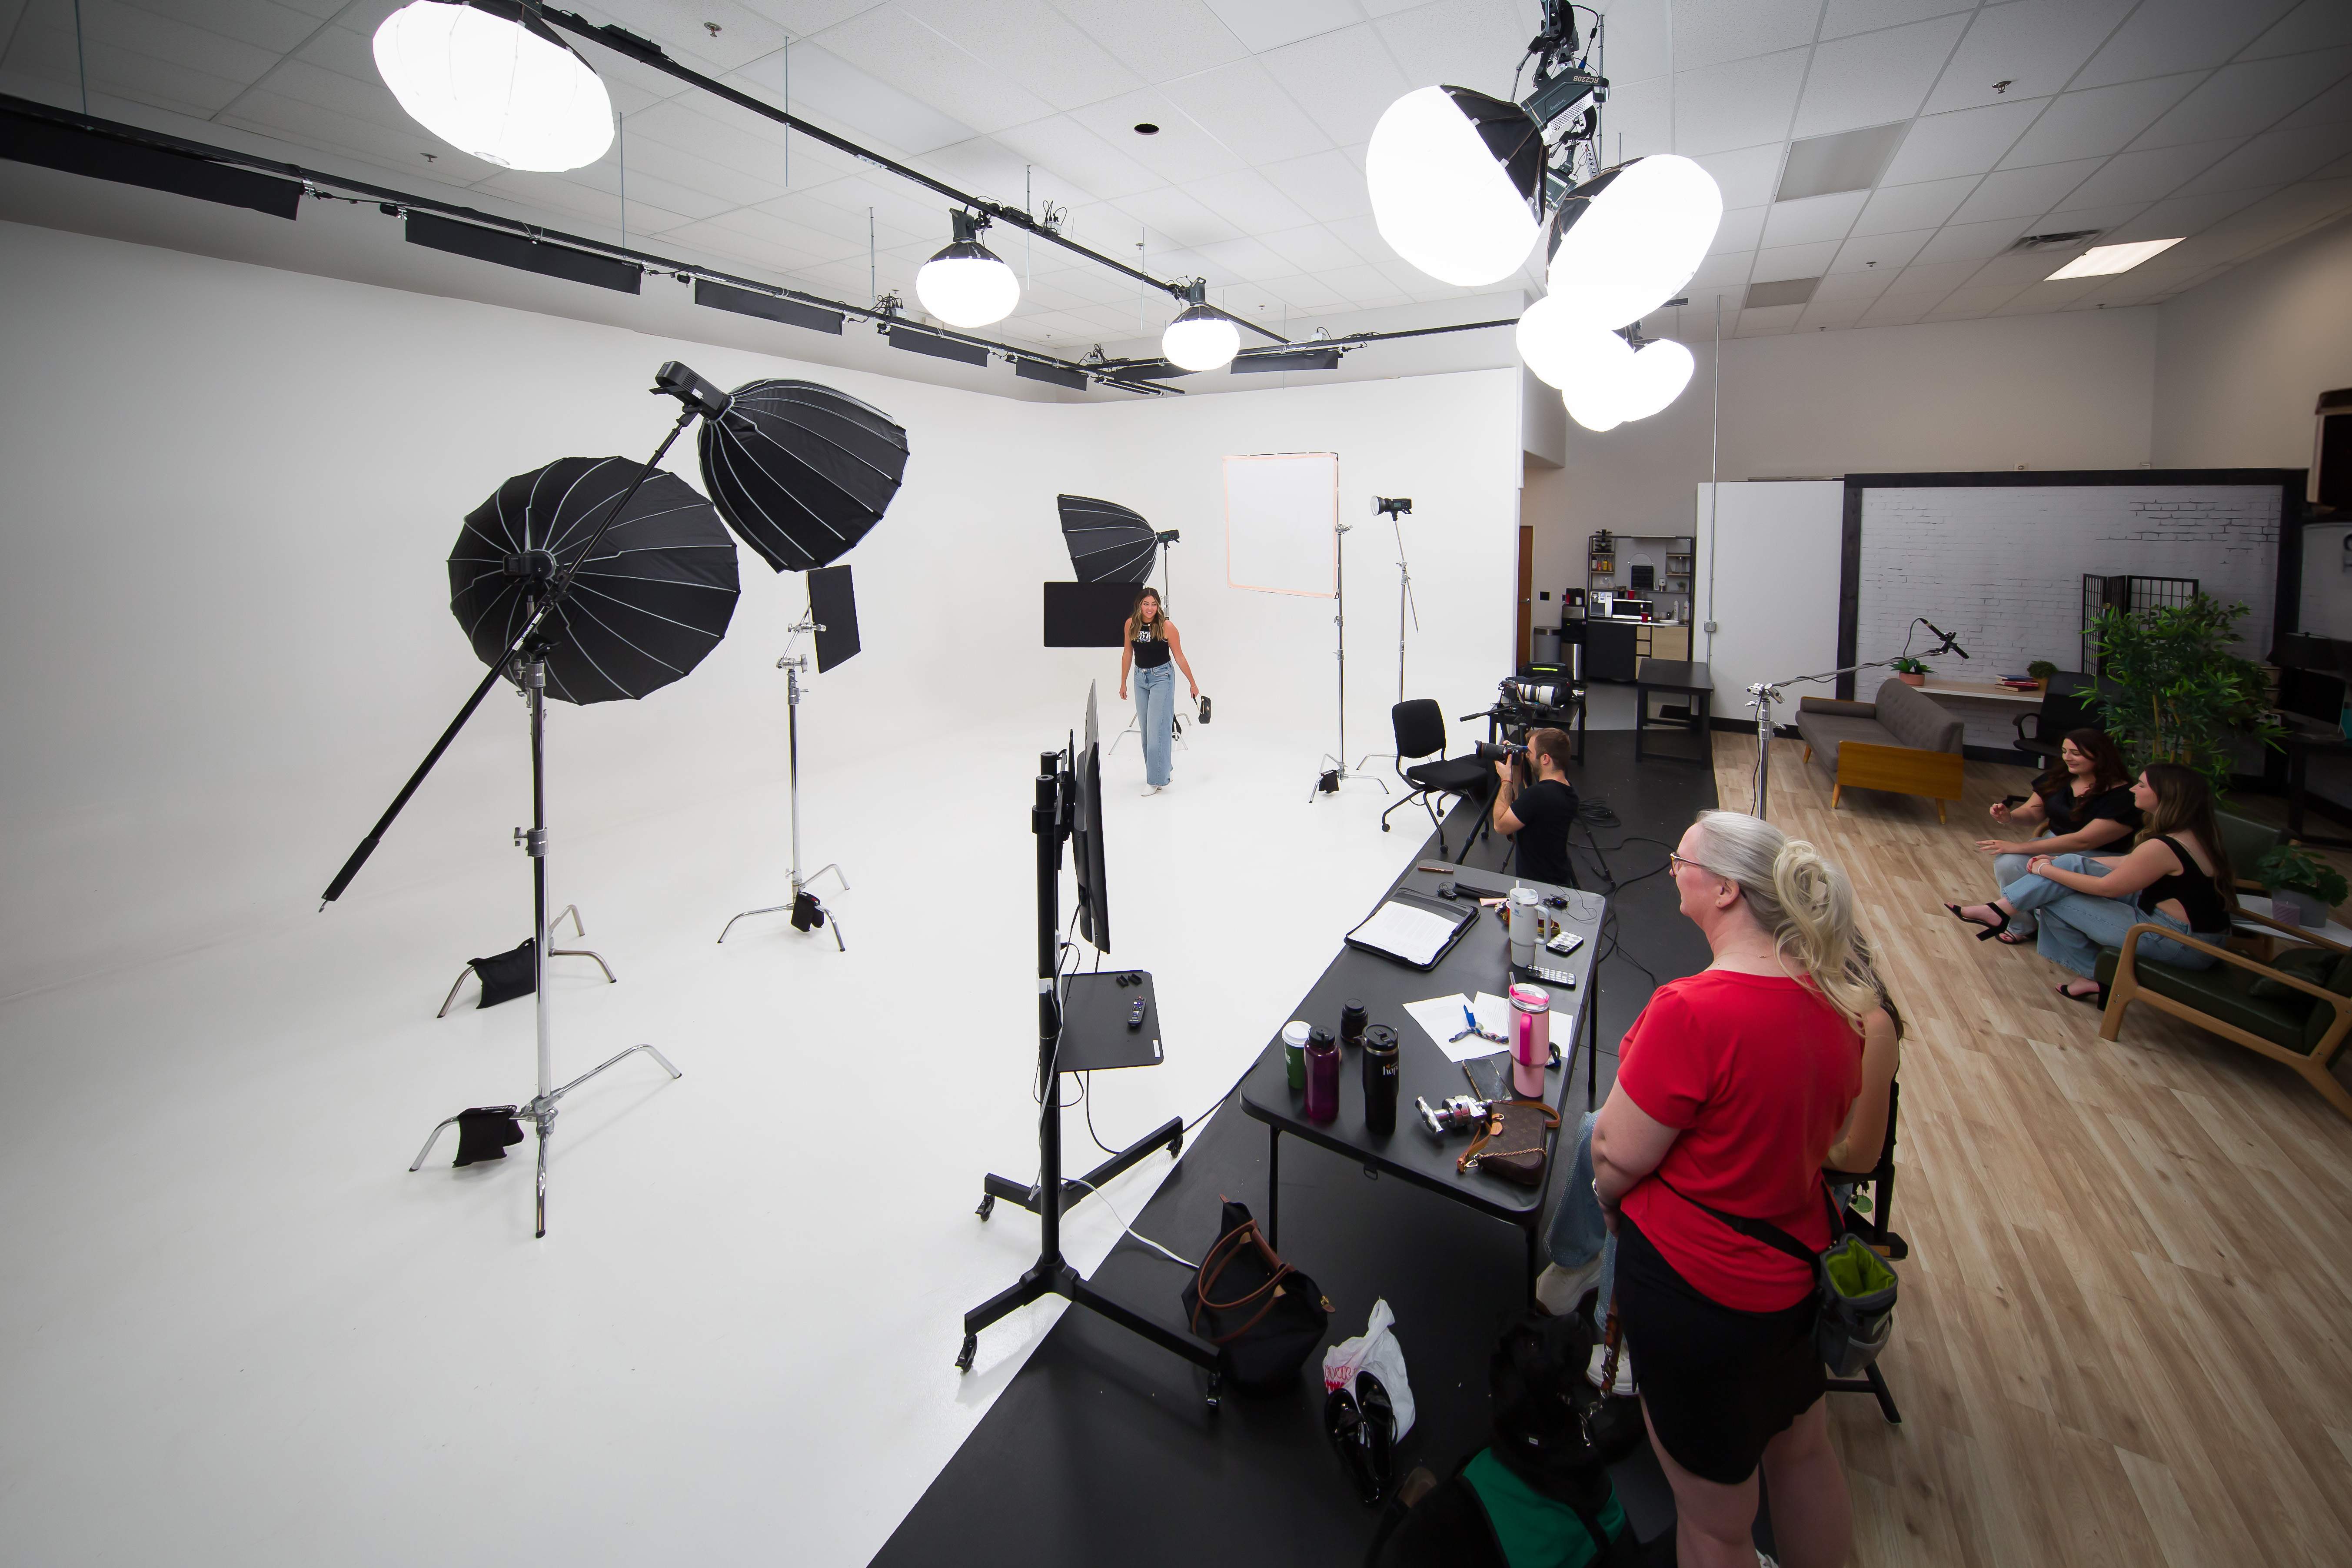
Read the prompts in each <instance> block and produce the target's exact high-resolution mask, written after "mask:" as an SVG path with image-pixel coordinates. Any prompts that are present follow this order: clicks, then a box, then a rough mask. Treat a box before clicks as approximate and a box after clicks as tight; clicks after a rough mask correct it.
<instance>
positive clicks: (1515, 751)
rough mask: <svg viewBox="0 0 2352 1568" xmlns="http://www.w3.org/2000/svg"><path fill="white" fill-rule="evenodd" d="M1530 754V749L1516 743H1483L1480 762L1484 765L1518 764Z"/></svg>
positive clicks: (1479, 744) (1479, 751)
mask: <svg viewBox="0 0 2352 1568" xmlns="http://www.w3.org/2000/svg"><path fill="white" fill-rule="evenodd" d="M1527 754H1528V749H1527V748H1526V747H1525V746H1522V745H1520V744H1519V743H1518V742H1516V741H1481V742H1478V760H1479V761H1480V762H1482V763H1508V762H1517V761H1518V760H1519V759H1520V758H1522V757H1524V756H1526V755H1527Z"/></svg>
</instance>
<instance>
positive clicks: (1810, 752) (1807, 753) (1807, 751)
mask: <svg viewBox="0 0 2352 1568" xmlns="http://www.w3.org/2000/svg"><path fill="white" fill-rule="evenodd" d="M1812 760H1813V749H1812V748H1811V746H1807V747H1806V748H1805V761H1807V762H1809V763H1810V762H1811V761H1812Z"/></svg>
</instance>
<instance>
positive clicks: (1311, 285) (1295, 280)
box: [1266, 272, 1348, 310]
mask: <svg viewBox="0 0 2352 1568" xmlns="http://www.w3.org/2000/svg"><path fill="white" fill-rule="evenodd" d="M1266 289H1267V290H1268V291H1269V292H1270V293H1272V294H1273V295H1274V296H1275V297H1276V299H1278V300H1282V301H1284V302H1285V303H1286V304H1288V305H1289V306H1291V307H1292V308H1293V309H1295V310H1329V309H1330V308H1331V307H1332V306H1334V305H1344V304H1346V303H1347V302H1348V301H1347V299H1346V297H1345V296H1343V295H1342V294H1341V293H1340V292H1339V290H1338V289H1334V288H1332V287H1331V285H1329V284H1328V283H1326V282H1324V281H1323V279H1321V278H1320V277H1319V276H1316V275H1313V274H1309V273H1304V272H1302V273H1299V274H1297V275H1296V276H1294V277H1290V278H1276V279H1272V280H1270V281H1269V282H1268V283H1267V284H1266Z"/></svg>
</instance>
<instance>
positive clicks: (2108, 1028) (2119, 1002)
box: [2099, 984, 2352, 1115]
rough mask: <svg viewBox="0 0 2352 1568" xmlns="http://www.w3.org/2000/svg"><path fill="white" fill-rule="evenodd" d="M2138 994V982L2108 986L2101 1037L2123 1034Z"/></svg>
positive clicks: (2106, 1037) (2109, 1037) (2110, 1037)
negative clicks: (2128, 1012)
mask: <svg viewBox="0 0 2352 1568" xmlns="http://www.w3.org/2000/svg"><path fill="white" fill-rule="evenodd" d="M2138 994H2139V987H2138V986H2137V984H2132V985H2109V986H2108V987H2107V1006H2106V1011H2105V1013H2103V1014H2101V1015H2100V1017H2099V1038H2101V1039H2103V1040H2114V1039H2116V1038H2118V1037H2121V1036H2122V1034H2123V1032H2124V1009H2125V1008H2126V1007H2128V1006H2130V1005H2131V1004H2132V998H2133V997H2135V996H2137V995H2138ZM2346 1114H2347V1115H2352V1111H2347V1113H2346Z"/></svg>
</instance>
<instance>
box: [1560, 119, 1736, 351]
mask: <svg viewBox="0 0 2352 1568" xmlns="http://www.w3.org/2000/svg"><path fill="white" fill-rule="evenodd" d="M1722 221H1723V193H1722V191H1720V190H1719V189H1717V186H1716V183H1715V179H1714V177H1713V176H1712V175H1710V174H1708V173H1707V172H1706V170H1705V169H1702V168H1700V167H1699V166H1698V165H1697V164H1696V163H1692V162H1691V161H1690V160H1689V159H1688V158H1679V157H1676V156H1675V155H1674V154H1673V153H1659V154H1655V155H1654V156H1651V157H1647V158H1636V159H1634V160H1633V162H1632V163H1625V164H1622V165H1620V166H1619V167H1617V168H1614V169H1612V170H1610V171H1609V172H1608V173H1606V174H1601V175H1598V176H1596V177H1595V178H1593V179H1591V180H1588V181H1586V182H1585V183H1584V184H1581V185H1579V186H1578V187H1577V188H1576V189H1575V190H1573V191H1570V193H1569V194H1568V195H1567V196H1566V197H1565V198H1563V199H1562V201H1561V202H1560V205H1559V212H1558V213H1557V214H1555V215H1554V216H1553V218H1552V235H1553V244H1552V252H1551V258H1550V263H1549V273H1548V275H1547V283H1548V287H1549V291H1550V294H1551V296H1552V297H1553V298H1556V299H1558V300H1560V301H1561V302H1562V304H1563V305H1564V306H1565V307H1566V308H1567V309H1568V310H1570V312H1572V313H1573V314H1574V315H1575V316H1576V318H1577V319H1578V320H1579V321H1581V322H1583V323H1584V324H1586V325H1588V326H1593V327H1602V328H1608V327H1622V326H1623V325H1625V324H1626V323H1627V322H1629V321H1640V320H1641V319H1642V318H1643V316H1646V315H1648V314H1649V313H1650V312H1651V311H1653V310H1656V309H1657V308H1658V307H1659V306H1661V305H1663V304H1664V303H1665V302H1666V301H1667V300H1670V299H1672V298H1673V297H1674V296H1675V294H1676V293H1677V292H1679V291H1680V290H1681V289H1682V286H1683V285H1684V284H1685V283H1687V282H1689V281H1690V279H1691V274H1692V273H1694V272H1696V271H1697V270H1698V264H1699V263H1700V262H1701V261H1703V260H1705V259H1706V247H1708V246H1709V245H1712V244H1713V243H1714V242H1715V231H1716V228H1717V226H1718V225H1720V224H1721V223H1722Z"/></svg>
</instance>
